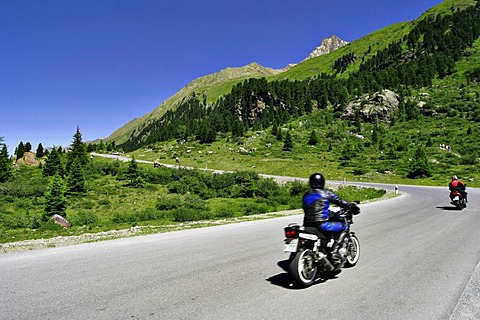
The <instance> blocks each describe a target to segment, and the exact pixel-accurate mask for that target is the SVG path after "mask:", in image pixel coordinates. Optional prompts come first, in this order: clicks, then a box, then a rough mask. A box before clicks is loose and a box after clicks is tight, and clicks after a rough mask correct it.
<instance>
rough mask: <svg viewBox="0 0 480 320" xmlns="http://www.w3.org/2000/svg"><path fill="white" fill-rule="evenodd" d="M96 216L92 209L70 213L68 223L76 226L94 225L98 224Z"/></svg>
mask: <svg viewBox="0 0 480 320" xmlns="http://www.w3.org/2000/svg"><path fill="white" fill-rule="evenodd" d="M98 221H99V219H98V216H97V215H96V214H95V212H92V211H83V210H82V211H79V212H77V213H76V214H72V217H71V218H70V223H71V224H72V225H76V226H94V225H97V224H98Z"/></svg>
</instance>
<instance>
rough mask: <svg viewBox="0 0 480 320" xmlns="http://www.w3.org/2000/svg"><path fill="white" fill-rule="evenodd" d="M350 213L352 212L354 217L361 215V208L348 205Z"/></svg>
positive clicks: (351, 204)
mask: <svg viewBox="0 0 480 320" xmlns="http://www.w3.org/2000/svg"><path fill="white" fill-rule="evenodd" d="M348 211H350V212H351V213H352V214H353V215H356V214H359V213H360V208H359V207H358V206H357V205H356V204H355V203H350V204H349V205H348Z"/></svg>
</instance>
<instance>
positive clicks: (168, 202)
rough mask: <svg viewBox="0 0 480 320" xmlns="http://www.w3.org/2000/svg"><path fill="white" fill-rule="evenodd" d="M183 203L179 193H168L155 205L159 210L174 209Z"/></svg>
mask: <svg viewBox="0 0 480 320" xmlns="http://www.w3.org/2000/svg"><path fill="white" fill-rule="evenodd" d="M181 205H182V198H181V197H180V196H178V195H168V196H165V197H161V198H158V200H157V203H156V205H155V207H156V208H157V209H158V210H173V209H176V208H178V207H180V206H181Z"/></svg>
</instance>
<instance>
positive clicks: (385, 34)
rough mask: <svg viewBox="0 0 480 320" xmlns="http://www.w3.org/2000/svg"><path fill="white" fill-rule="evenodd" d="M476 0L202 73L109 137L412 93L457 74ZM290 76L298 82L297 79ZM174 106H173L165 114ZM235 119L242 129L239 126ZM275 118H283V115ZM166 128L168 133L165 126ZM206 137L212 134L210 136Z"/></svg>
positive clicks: (449, 0) (161, 135)
mask: <svg viewBox="0 0 480 320" xmlns="http://www.w3.org/2000/svg"><path fill="white" fill-rule="evenodd" d="M475 4H477V6H478V2H477V1H473V0H446V1H444V2H443V3H441V4H439V5H438V6H436V7H433V8H431V9H430V10H428V11H427V12H425V14H423V15H422V16H421V17H419V18H418V19H416V20H414V21H407V22H402V23H397V24H394V25H391V26H388V27H386V28H383V29H381V30H378V31H376V32H373V33H371V34H369V35H366V36H365V37H363V38H361V39H359V40H356V41H354V42H352V43H349V44H348V45H345V43H344V42H342V41H341V40H340V39H338V38H337V37H334V36H332V37H331V38H329V39H327V40H324V41H322V44H321V45H320V46H319V47H318V48H316V49H315V50H314V51H313V52H312V54H311V55H309V57H308V58H307V59H305V60H304V61H302V62H301V63H299V64H297V65H292V66H290V67H288V68H285V69H282V70H273V69H269V68H265V67H262V66H260V65H258V64H255V63H253V64H250V65H248V66H245V67H241V68H227V69H225V70H222V71H220V72H218V73H215V74H212V75H209V76H205V77H201V78H199V79H196V80H194V81H192V82H191V83H189V85H187V86H186V87H185V88H183V89H182V90H181V91H179V92H178V93H177V94H176V95H174V96H173V97H171V98H170V99H168V100H166V101H165V102H164V103H163V104H162V105H161V106H159V107H158V108H157V109H155V110H154V111H153V112H151V113H149V114H147V115H145V116H143V117H141V118H138V119H135V120H133V121H131V122H130V123H128V124H127V125H125V126H123V127H122V128H120V129H119V130H117V131H116V132H114V133H113V134H112V135H111V136H110V137H109V139H112V140H114V141H115V142H117V144H118V143H122V142H124V141H126V140H130V142H129V143H128V145H129V147H128V149H130V150H132V148H136V147H140V146H141V145H142V144H144V143H149V144H151V143H152V142H156V141H164V140H162V139H171V138H174V137H176V138H178V137H179V136H182V137H183V139H185V138H187V136H189V137H190V136H191V135H192V134H193V135H197V138H198V137H199V136H198V133H199V131H198V130H200V129H199V128H200V127H202V128H203V127H209V128H210V129H211V128H212V124H213V123H212V121H213V117H218V119H216V120H215V121H217V122H216V123H215V127H216V129H217V130H220V131H225V130H227V131H228V130H232V126H234V127H235V126H236V130H239V131H237V133H238V134H242V132H244V130H248V129H254V128H259V127H260V128H266V127H268V126H269V125H272V123H271V122H270V123H269V122H268V121H272V119H273V118H274V117H277V116H278V115H277V113H278V111H280V110H281V111H282V112H286V113H287V114H288V115H285V117H286V118H289V117H292V116H294V117H297V116H298V115H301V114H303V113H304V112H307V113H308V112H311V111H312V110H316V109H319V108H320V109H325V108H331V107H333V109H334V111H336V114H337V115H341V114H342V113H343V112H344V111H345V110H344V108H345V107H346V105H347V104H348V102H349V101H351V100H352V99H362V97H361V96H362V95H364V94H366V93H373V92H375V91H380V90H383V89H388V88H389V87H394V88H395V89H397V90H400V91H402V92H403V94H402V92H400V95H402V96H403V95H404V94H405V93H408V92H407V91H409V90H410V92H411V89H409V90H407V91H405V87H407V88H413V87H415V88H421V87H422V86H423V87H427V88H428V87H431V86H432V84H433V80H434V78H435V77H438V78H439V79H443V78H445V77H446V76H447V75H449V76H450V77H453V74H452V73H454V71H455V64H459V65H460V62H461V61H462V60H461V58H462V56H463V57H464V58H467V57H468V56H467V54H470V55H472V53H468V52H469V50H470V49H468V47H472V45H473V41H474V40H475V38H472V37H473V36H474V35H475V34H476V32H477V30H472V31H473V32H471V33H470V34H469V32H468V30H470V29H472V28H476V25H477V22H476V20H477V17H476V16H475V14H476V12H475V9H473V10H469V11H468V10H466V8H475V7H474V5H475ZM331 50H333V51H331ZM470 51H471V50H470ZM319 53H324V54H320V55H318V54H319ZM473 56H475V55H474V54H473ZM471 59H473V58H472V57H470V58H469V60H471ZM457 61H458V62H457ZM472 65H473V66H475V64H474V63H469V65H468V67H467V69H468V70H466V71H464V72H467V73H469V72H473V74H475V72H476V71H475V70H471V69H472ZM432 68H435V69H432ZM430 69H432V70H430ZM469 77H471V76H469ZM253 79H264V80H263V81H252V80H253ZM245 80H248V81H245ZM283 80H287V81H283ZM292 80H299V81H300V82H293V83H292ZM265 81H267V82H265ZM234 86H235V92H233V90H232V88H233V87H234ZM292 86H293V87H292ZM290 87H292V88H290ZM265 90H267V91H265ZM453 91H455V90H453ZM193 93H194V95H192V94H193ZM300 93H303V96H302V95H301V94H300ZM299 94H300V95H299ZM409 94H411V93H409ZM202 96H203V97H202ZM189 97H196V98H195V99H197V101H193V104H192V103H190V102H189V101H187V100H188V99H187V98H189ZM220 97H224V99H227V100H228V102H225V101H223V100H222V99H219V98H220ZM198 99H201V100H203V102H202V101H200V100H198ZM249 104H252V105H249ZM213 105H215V108H218V107H220V109H221V110H218V111H216V115H212V114H210V115H209V116H208V117H209V119H208V121H207V119H205V120H202V119H201V118H199V121H197V123H193V122H192V121H191V119H190V120H188V118H189V117H190V118H191V117H192V114H193V113H195V114H197V116H199V117H205V112H207V111H202V112H200V113H197V110H196V109H195V108H206V107H208V106H213ZM360 105H361V102H360ZM195 106H196V107H195ZM179 107H181V110H178V109H179ZM192 107H193V109H192ZM429 107H430V108H431V106H429ZM211 109H213V108H211ZM169 111H175V112H172V113H170V114H169V116H168V118H164V119H162V117H163V115H165V114H166V113H167V112H169ZM427 111H428V110H427ZM208 112H209V113H211V112H210V111H208ZM232 112H233V113H234V114H232ZM422 112H423V111H422ZM427 113H431V112H430V111H428V112H427ZM269 119H270V120H269ZM237 121H240V122H241V123H240V124H241V127H243V128H241V127H238V124H237V123H236V122H237ZM276 121H277V123H278V121H280V122H283V121H285V118H283V119H277V120H276ZM179 122H180V123H182V125H180V123H179ZM222 122H223V123H222ZM165 128H169V130H170V131H171V132H170V133H166V132H165V130H166V129H165ZM192 128H193V129H192ZM179 130H180V131H181V132H179ZM202 130H203V129H202ZM254 130H257V129H254ZM172 133H173V135H172ZM185 135H187V136H185ZM213 139H214V138H213ZM209 140H211V138H208V139H206V140H205V141H209Z"/></svg>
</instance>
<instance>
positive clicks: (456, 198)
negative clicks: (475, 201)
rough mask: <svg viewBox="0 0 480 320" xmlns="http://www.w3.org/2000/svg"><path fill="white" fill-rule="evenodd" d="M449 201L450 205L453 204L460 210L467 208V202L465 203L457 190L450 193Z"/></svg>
mask: <svg viewBox="0 0 480 320" xmlns="http://www.w3.org/2000/svg"><path fill="white" fill-rule="evenodd" d="M450 200H451V202H450V203H451V204H453V205H454V206H455V207H457V208H458V209H460V210H462V209H464V208H466V207H467V202H466V201H465V198H464V197H463V195H462V194H461V193H460V192H459V191H457V190H454V191H452V192H450Z"/></svg>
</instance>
